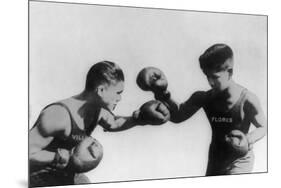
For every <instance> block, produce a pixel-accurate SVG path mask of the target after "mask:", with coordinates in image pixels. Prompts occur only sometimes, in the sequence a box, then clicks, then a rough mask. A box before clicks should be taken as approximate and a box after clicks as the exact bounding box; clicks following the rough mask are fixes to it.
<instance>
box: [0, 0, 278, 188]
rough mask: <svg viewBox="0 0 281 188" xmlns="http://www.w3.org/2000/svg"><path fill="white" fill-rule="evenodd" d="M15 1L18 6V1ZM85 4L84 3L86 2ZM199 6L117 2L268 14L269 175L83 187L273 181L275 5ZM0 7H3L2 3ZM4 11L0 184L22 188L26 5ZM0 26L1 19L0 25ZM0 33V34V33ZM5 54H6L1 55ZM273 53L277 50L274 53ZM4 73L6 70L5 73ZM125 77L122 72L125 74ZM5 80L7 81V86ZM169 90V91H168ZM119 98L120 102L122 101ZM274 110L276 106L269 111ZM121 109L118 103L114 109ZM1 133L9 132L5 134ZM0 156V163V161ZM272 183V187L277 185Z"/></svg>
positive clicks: (261, 184) (275, 159) (275, 160)
mask: <svg viewBox="0 0 281 188" xmlns="http://www.w3.org/2000/svg"><path fill="white" fill-rule="evenodd" d="M18 2H19V1H18ZM88 2H90V1H88ZM106 2H107V3H108V4H116V3H117V2H116V1H111V2H110V1H94V3H102V4H104V3H106ZM214 2H215V1H212V3H206V2H204V3H202V2H200V1H196V3H195V2H193V3H192V4H187V3H183V2H173V3H169V1H165V2H161V3H160V2H158V3H157V2H156V1H155V2H153V1H141V2H140V1H139V2H138V1H134V3H132V2H131V3H129V2H125V1H124V2H121V1H119V3H120V4H122V5H133V6H148V7H163V8H184V9H194V10H209V11H230V12H244V13H260V14H269V16H270V17H269V89H270V90H269V106H270V108H269V125H270V127H269V141H270V144H269V151H270V153H269V174H260V175H244V176H232V177H216V178H195V179H180V180H169V181H168V180H164V181H151V182H134V183H120V184H103V185H89V186H84V187H92V186H100V187H102V186H104V187H111V186H115V187H118V186H120V187H121V186H122V187H129V186H149V185H151V186H180V187H183V186H185V187H186V186H193V187H201V186H202V187H205V186H207V185H209V186H210V185H211V186H213V185H214V186H225V185H226V184H227V185H228V187H236V186H238V185H239V186H243V185H244V184H245V183H247V184H248V183H250V182H251V184H253V185H254V186H257V187H264V186H267V185H268V184H269V183H277V182H273V181H275V180H277V176H278V175H279V174H278V172H279V171H278V166H280V164H278V162H279V159H280V152H279V151H278V150H277V149H278V145H277V144H278V140H277V139H278V134H279V132H278V131H279V128H278V125H277V123H278V121H277V117H278V110H279V109H278V108H277V104H278V103H279V101H278V97H277V96H278V94H279V91H278V89H277V88H276V87H278V85H279V84H278V78H279V77H278V73H279V72H277V71H278V67H277V66H275V64H276V63H274V62H276V61H277V60H278V56H277V54H278V52H277V51H276V50H275V49H274V48H277V44H278V42H279V39H280V38H278V37H279V35H277V33H280V28H279V27H277V26H278V25H277V24H278V16H279V15H278V14H279V13H278V12H277V11H278V6H277V5H274V4H271V3H269V2H262V3H258V2H255V3H254V4H252V3H250V2H249V3H245V2H243V3H242V1H241V2H240V3H238V2H239V1H233V2H224V3H223V2H222V1H221V2H220V1H216V2H217V3H214ZM5 5H6V4H5ZM7 5H8V7H6V6H1V7H2V8H4V10H3V11H2V10H1V14H2V13H4V14H5V15H1V19H3V22H2V23H5V25H4V26H3V27H2V28H1V41H4V42H1V49H2V50H1V51H2V55H3V56H2V55H1V57H3V58H2V65H4V66H3V68H2V71H3V73H1V76H3V77H1V78H2V79H1V81H3V84H2V85H3V86H4V88H3V91H2V93H1V98H2V99H4V100H3V101H4V105H2V109H3V110H2V111H1V114H3V119H4V121H3V124H2V127H5V128H4V130H3V129H2V130H3V131H2V132H3V133H2V137H1V139H3V140H1V144H2V145H1V146H2V148H3V152H2V153H3V154H2V155H1V161H3V166H4V168H3V170H2V172H1V177H3V178H1V179H2V181H3V182H2V183H3V184H4V185H6V186H11V187H26V186H27V185H26V178H27V173H26V171H27V164H26V163H27V130H28V128H27V123H28V120H27V100H26V99H27V3H26V2H22V1H21V4H20V3H18V4H14V3H12V2H11V3H10V4H7ZM1 21H2V20H1ZM2 32H4V33H3V34H2ZM7 49H8V51H7ZM277 49H278V48H277ZM7 70H9V71H7ZM125 74H126V73H125ZM7 81H8V82H7ZM173 90H174V89H173ZM2 95H3V96H2ZM124 98H125V97H124ZM275 105H276V106H275ZM120 106H121V104H120ZM6 128H10V129H7V130H6ZM2 157H3V159H2ZM277 184H278V183H277Z"/></svg>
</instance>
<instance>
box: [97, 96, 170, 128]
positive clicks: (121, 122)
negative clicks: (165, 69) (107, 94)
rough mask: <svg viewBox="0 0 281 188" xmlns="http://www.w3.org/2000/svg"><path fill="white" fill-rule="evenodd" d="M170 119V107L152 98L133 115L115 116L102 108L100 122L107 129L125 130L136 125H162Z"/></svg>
mask: <svg viewBox="0 0 281 188" xmlns="http://www.w3.org/2000/svg"><path fill="white" fill-rule="evenodd" d="M169 119H170V112H169V110H168V108H167V107H166V106H165V105H164V104H163V103H161V102H160V101H155V100H151V101H148V102H146V103H144V104H143V105H142V106H141V107H140V109H139V110H136V111H134V113H133V114H132V116H129V117H122V116H114V115H113V114H112V113H111V112H109V111H108V110H105V109H101V112H100V117H99V121H98V122H99V124H100V125H101V126H102V127H103V128H104V129H105V130H106V131H112V132H114V131H123V130H127V129H130V128H132V127H135V126H136V125H162V124H163V123H165V122H167V121H168V120H169Z"/></svg>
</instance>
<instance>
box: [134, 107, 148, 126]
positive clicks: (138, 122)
mask: <svg viewBox="0 0 281 188" xmlns="http://www.w3.org/2000/svg"><path fill="white" fill-rule="evenodd" d="M132 118H133V120H134V121H135V122H136V123H137V124H138V125H145V124H144V122H142V121H141V120H140V119H141V118H140V110H136V111H134V112H133V114H132Z"/></svg>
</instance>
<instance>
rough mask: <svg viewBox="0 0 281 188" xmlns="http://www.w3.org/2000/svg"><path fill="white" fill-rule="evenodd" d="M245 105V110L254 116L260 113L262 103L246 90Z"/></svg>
mask: <svg viewBox="0 0 281 188" xmlns="http://www.w3.org/2000/svg"><path fill="white" fill-rule="evenodd" d="M245 92H246V93H245V103H244V107H245V110H247V111H248V112H251V113H253V114H256V113H258V111H259V109H260V102H259V99H258V97H257V96H256V95H255V94H254V93H253V92H251V91H249V90H246V91H245Z"/></svg>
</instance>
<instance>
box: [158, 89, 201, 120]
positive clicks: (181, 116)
mask: <svg viewBox="0 0 281 188" xmlns="http://www.w3.org/2000/svg"><path fill="white" fill-rule="evenodd" d="M205 98H206V97H205V92H203V91H202V92H201V91H198V92H195V93H193V94H192V96H191V97H190V98H189V99H187V100H186V101H185V102H183V103H181V104H178V103H177V102H175V101H174V100H173V99H172V98H171V97H170V98H169V99H166V100H164V101H162V102H163V103H164V104H166V105H167V107H168V108H169V110H170V113H171V119H170V121H171V122H173V123H181V122H183V121H185V120H187V119H189V118H190V117H191V116H192V115H193V114H195V113H196V112H197V111H198V110H199V109H200V108H201V107H203V105H204V102H205Z"/></svg>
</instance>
